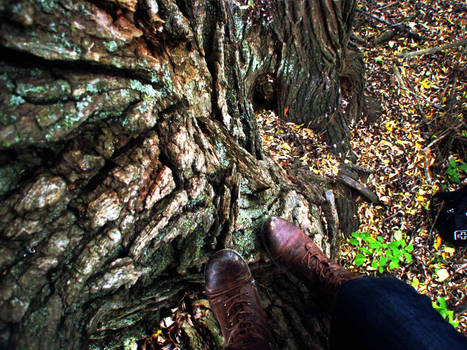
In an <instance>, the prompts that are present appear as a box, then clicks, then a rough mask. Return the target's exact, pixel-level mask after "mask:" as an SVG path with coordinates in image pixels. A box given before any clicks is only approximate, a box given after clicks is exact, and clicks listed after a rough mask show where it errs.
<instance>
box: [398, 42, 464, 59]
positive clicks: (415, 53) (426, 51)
mask: <svg viewBox="0 0 467 350" xmlns="http://www.w3.org/2000/svg"><path fill="white" fill-rule="evenodd" d="M465 44H467V39H466V38H462V39H460V40H457V41H455V42H453V43H450V44H445V45H440V46H435V47H432V48H430V49H424V50H418V51H412V52H406V53H398V54H397V56H398V57H403V58H407V57H414V56H419V55H430V54H432V53H435V52H438V51H442V50H446V49H452V48H454V47H457V46H462V45H465Z"/></svg>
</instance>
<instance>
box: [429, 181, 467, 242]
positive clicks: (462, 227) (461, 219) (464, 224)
mask: <svg viewBox="0 0 467 350" xmlns="http://www.w3.org/2000/svg"><path fill="white" fill-rule="evenodd" d="M434 198H437V199H440V200H441V201H443V204H444V205H443V206H442V207H441V211H440V212H439V214H438V218H437V220H436V222H435V227H436V229H437V230H438V232H439V235H440V236H441V237H442V238H443V240H445V241H447V242H450V243H452V244H454V245H456V246H462V247H465V246H467V185H465V186H464V187H462V188H461V189H460V190H457V191H453V192H438V193H437V194H435V195H434Z"/></svg>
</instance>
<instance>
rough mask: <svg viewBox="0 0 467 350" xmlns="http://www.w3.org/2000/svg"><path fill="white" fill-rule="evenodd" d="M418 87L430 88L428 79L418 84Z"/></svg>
mask: <svg viewBox="0 0 467 350" xmlns="http://www.w3.org/2000/svg"><path fill="white" fill-rule="evenodd" d="M420 85H421V86H423V87H424V88H425V89H429V88H431V83H430V80H428V78H425V79H423V80H422V81H421V82H420Z"/></svg>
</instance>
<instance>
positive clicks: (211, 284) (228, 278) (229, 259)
mask: <svg viewBox="0 0 467 350" xmlns="http://www.w3.org/2000/svg"><path fill="white" fill-rule="evenodd" d="M204 275H205V280H206V290H207V291H208V292H213V291H216V290H221V289H226V288H229V287H230V286H233V285H235V284H236V283H237V282H238V281H242V280H247V279H249V278H250V277H251V273H250V269H249V268H248V264H247V263H246V262H245V260H243V258H242V257H241V256H240V254H238V253H237V252H236V251H234V250H232V249H223V250H220V251H218V252H216V253H215V254H214V255H213V256H212V257H211V259H210V260H209V262H208V263H207V264H206V268H205V271H204Z"/></svg>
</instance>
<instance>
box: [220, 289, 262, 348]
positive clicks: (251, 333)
mask: <svg viewBox="0 0 467 350" xmlns="http://www.w3.org/2000/svg"><path fill="white" fill-rule="evenodd" d="M242 282H243V283H244V281H242ZM211 296H213V295H212V294H211ZM219 296H223V297H226V298H225V299H224V300H223V301H222V302H223V306H224V310H226V311H225V312H226V315H227V319H228V324H227V325H226V328H227V330H228V331H229V332H230V335H229V338H228V339H226V343H227V344H235V345H236V346H240V347H243V346H247V345H249V344H250V343H251V341H252V339H263V340H264V341H265V342H266V343H267V339H265V336H266V334H268V333H269V331H268V329H267V328H266V327H265V325H264V324H263V322H261V320H260V319H259V317H258V313H259V311H258V310H257V308H256V307H255V305H254V303H253V300H254V298H255V297H254V295H251V290H248V289H242V288H241V287H240V286H238V285H237V286H234V287H233V288H231V289H229V290H226V291H224V292H222V293H216V297H219Z"/></svg>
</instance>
